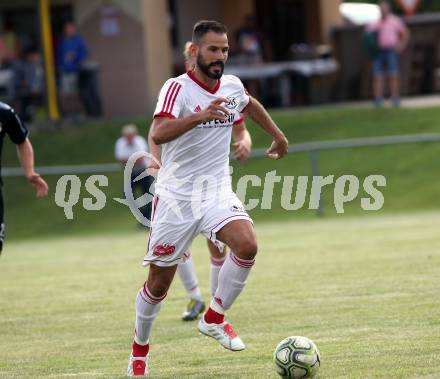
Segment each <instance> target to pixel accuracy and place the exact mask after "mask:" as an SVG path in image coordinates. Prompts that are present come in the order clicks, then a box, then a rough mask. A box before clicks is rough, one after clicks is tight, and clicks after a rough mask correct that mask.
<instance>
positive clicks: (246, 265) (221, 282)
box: [211, 251, 255, 313]
mask: <svg viewBox="0 0 440 379" xmlns="http://www.w3.org/2000/svg"><path fill="white" fill-rule="evenodd" d="M254 262H255V259H252V260H245V259H241V258H238V257H237V256H236V255H234V253H233V252H232V251H231V252H230V253H229V255H228V257H227V258H226V261H225V263H224V264H223V266H222V268H221V269H220V273H219V276H218V288H217V290H216V291H215V295H214V300H215V302H217V303H218V304H219V305H220V306H221V308H222V309H223V310H228V309H229V308H230V307H231V305H232V303H233V302H234V301H235V299H236V298H237V296H238V295H240V293H241V291H242V290H243V288H244V286H245V284H246V279H247V277H248V275H249V272H250V271H251V268H252V266H253V265H254ZM211 308H212V305H211ZM215 308H217V309H218V310H220V311H221V309H219V308H218V307H215ZM215 308H213V310H215V311H216V312H218V310H216V309H215ZM218 313H222V312H218Z"/></svg>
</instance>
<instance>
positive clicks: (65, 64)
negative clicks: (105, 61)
mask: <svg viewBox="0 0 440 379" xmlns="http://www.w3.org/2000/svg"><path fill="white" fill-rule="evenodd" d="M87 57H88V50H87V46H86V43H85V41H84V39H83V38H82V37H81V36H80V35H79V34H78V32H77V29H76V25H75V24H74V23H73V22H66V23H65V24H64V35H63V38H62V39H61V41H60V44H59V46H58V51H57V66H58V72H59V74H60V89H61V99H60V102H61V108H62V110H63V113H64V114H66V115H68V114H72V115H75V114H78V113H80V112H81V110H82V109H81V108H82V106H81V104H80V101H79V100H80V98H79V73H80V70H81V68H82V67H83V64H84V62H85V60H86V59H87Z"/></svg>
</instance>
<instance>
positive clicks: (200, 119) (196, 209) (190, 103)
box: [127, 21, 288, 376]
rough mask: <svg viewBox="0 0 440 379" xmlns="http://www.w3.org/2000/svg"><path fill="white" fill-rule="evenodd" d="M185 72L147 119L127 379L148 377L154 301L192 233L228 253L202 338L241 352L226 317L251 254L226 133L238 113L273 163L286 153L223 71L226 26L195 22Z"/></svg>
mask: <svg viewBox="0 0 440 379" xmlns="http://www.w3.org/2000/svg"><path fill="white" fill-rule="evenodd" d="M192 42H193V45H192V49H194V55H195V56H196V57H197V63H196V66H195V68H194V70H193V71H189V72H187V73H186V74H183V75H181V76H179V77H177V78H172V79H169V80H168V81H166V82H165V84H164V86H163V87H162V90H161V92H160V95H159V99H158V103H157V106H156V110H155V113H154V120H153V124H152V130H151V137H152V139H153V141H154V142H155V143H156V144H158V145H162V168H161V169H160V171H159V175H158V180H157V185H156V197H155V199H154V201H153V212H152V224H151V230H150V240H149V242H148V251H147V254H146V256H145V258H144V265H149V266H150V268H149V273H148V279H147V281H146V282H145V284H144V285H143V287H142V288H141V289H140V290H139V292H138V294H137V297H136V320H135V336H134V341H133V346H132V352H131V355H130V359H129V364H128V371H127V375H128V376H144V375H147V374H148V353H149V349H150V346H149V337H150V331H151V327H152V324H153V322H154V320H155V318H156V316H157V314H158V313H159V310H160V306H161V302H162V301H163V300H164V299H165V297H166V294H167V291H168V288H169V286H170V284H171V282H172V280H173V277H174V274H175V272H176V268H177V264H178V263H179V262H181V261H182V260H184V259H185V252H186V251H187V250H188V248H189V246H190V245H191V243H192V240H193V239H194V238H195V237H196V236H197V235H198V234H200V233H202V234H203V235H205V236H206V237H207V238H209V239H210V240H211V241H212V242H214V243H224V244H226V245H227V246H229V248H230V249H231V252H230V254H229V255H228V258H227V259H226V262H225V263H224V264H223V266H222V268H221V269H220V273H219V279H218V287H217V290H216V293H215V295H214V297H213V299H212V301H211V304H210V307H209V308H208V310H207V311H206V313H205V314H204V316H203V317H202V318H201V319H200V322H199V325H198V329H199V331H200V332H201V333H203V334H205V335H208V336H210V337H212V338H214V339H216V340H217V341H218V342H219V343H220V344H221V345H222V346H223V347H225V348H226V349H229V350H232V351H239V350H243V349H244V348H245V345H244V343H243V341H242V340H241V339H240V337H238V335H237V333H236V332H235V331H234V329H233V328H232V326H231V324H230V323H228V322H226V321H225V320H224V314H225V312H226V311H227V310H228V309H229V308H230V307H231V305H232V304H233V302H234V301H235V299H236V298H237V297H238V295H239V294H240V293H241V291H242V290H243V288H244V285H245V282H246V279H247V277H248V275H249V272H250V270H251V268H252V266H253V264H254V261H255V256H256V254H257V241H256V237H255V233H254V229H253V225H252V220H251V219H250V217H249V215H248V214H247V213H246V211H245V210H244V207H243V205H242V203H241V202H240V200H239V199H238V198H237V197H236V195H235V194H234V193H233V192H232V188H231V182H230V176H229V150H230V141H231V129H232V125H233V123H234V121H235V120H237V119H238V118H239V117H240V112H243V113H244V114H245V115H246V116H248V117H250V118H251V119H253V120H254V121H255V122H256V123H257V124H258V125H260V127H262V128H263V129H264V130H265V131H266V132H267V133H268V134H269V135H271V136H272V138H273V142H272V144H271V146H270V148H269V149H268V150H267V155H268V156H269V158H272V159H280V158H282V157H283V156H284V155H285V154H287V149H288V141H287V139H286V137H285V136H284V134H283V132H282V131H281V130H280V129H279V128H278V127H277V126H276V125H275V123H274V122H273V120H272V119H271V117H270V116H269V114H268V113H267V112H266V110H265V109H264V108H263V106H262V105H261V104H260V103H259V102H258V101H257V100H255V99H254V98H252V97H250V96H249V95H248V94H247V92H246V91H245V89H244V87H243V84H242V83H241V81H240V79H238V78H237V77H235V76H233V75H223V70H224V64H225V62H226V59H227V56H228V39H227V29H226V27H225V26H224V25H223V24H221V23H219V22H216V21H199V22H197V23H196V25H195V26H194V30H193V38H192Z"/></svg>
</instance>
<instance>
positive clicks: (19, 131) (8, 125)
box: [0, 101, 49, 254]
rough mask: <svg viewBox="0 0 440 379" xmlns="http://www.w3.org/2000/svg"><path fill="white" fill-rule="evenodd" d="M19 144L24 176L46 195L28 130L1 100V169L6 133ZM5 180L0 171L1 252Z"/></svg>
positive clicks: (1, 245) (3, 232)
mask: <svg viewBox="0 0 440 379" xmlns="http://www.w3.org/2000/svg"><path fill="white" fill-rule="evenodd" d="M6 134H7V135H8V136H9V138H10V140H11V141H12V142H13V143H15V144H16V145H17V153H18V157H19V159H20V163H21V167H22V168H23V171H24V176H25V177H26V179H27V180H28V182H29V183H30V184H31V185H32V186H34V187H35V189H36V193H37V197H43V196H46V195H47V193H48V189H49V188H48V186H47V183H46V182H45V181H44V179H43V178H42V177H40V175H38V174H37V173H36V172H35V171H34V151H33V148H32V144H31V142H30V141H29V138H28V134H29V133H28V131H27V129H26V127H25V126H24V125H23V123H22V122H21V120H20V118H19V117H18V116H17V114H16V113H15V111H14V110H13V109H12V108H11V107H10V106H9V105H7V104H5V103H2V102H1V101H0V170H1V154H2V150H3V140H4V138H5V135H6ZM2 187H3V182H2V180H1V171H0V254H1V252H2V249H3V243H4V240H5V223H4V204H3V194H2Z"/></svg>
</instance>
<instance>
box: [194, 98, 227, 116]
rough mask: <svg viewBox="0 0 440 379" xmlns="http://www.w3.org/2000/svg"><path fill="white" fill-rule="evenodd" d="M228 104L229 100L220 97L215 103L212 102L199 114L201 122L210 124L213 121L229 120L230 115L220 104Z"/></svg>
mask: <svg viewBox="0 0 440 379" xmlns="http://www.w3.org/2000/svg"><path fill="white" fill-rule="evenodd" d="M228 102H229V100H228V99H225V98H224V97H219V98H217V99H215V100H214V101H211V103H210V104H209V105H208V107H206V108H205V109H203V110H202V111H201V112H200V113H199V117H200V119H201V122H209V121H212V120H223V121H225V120H227V119H228V117H229V114H230V113H229V111H228V110H227V109H226V108H225V107H222V106H221V105H220V104H222V103H228Z"/></svg>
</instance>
